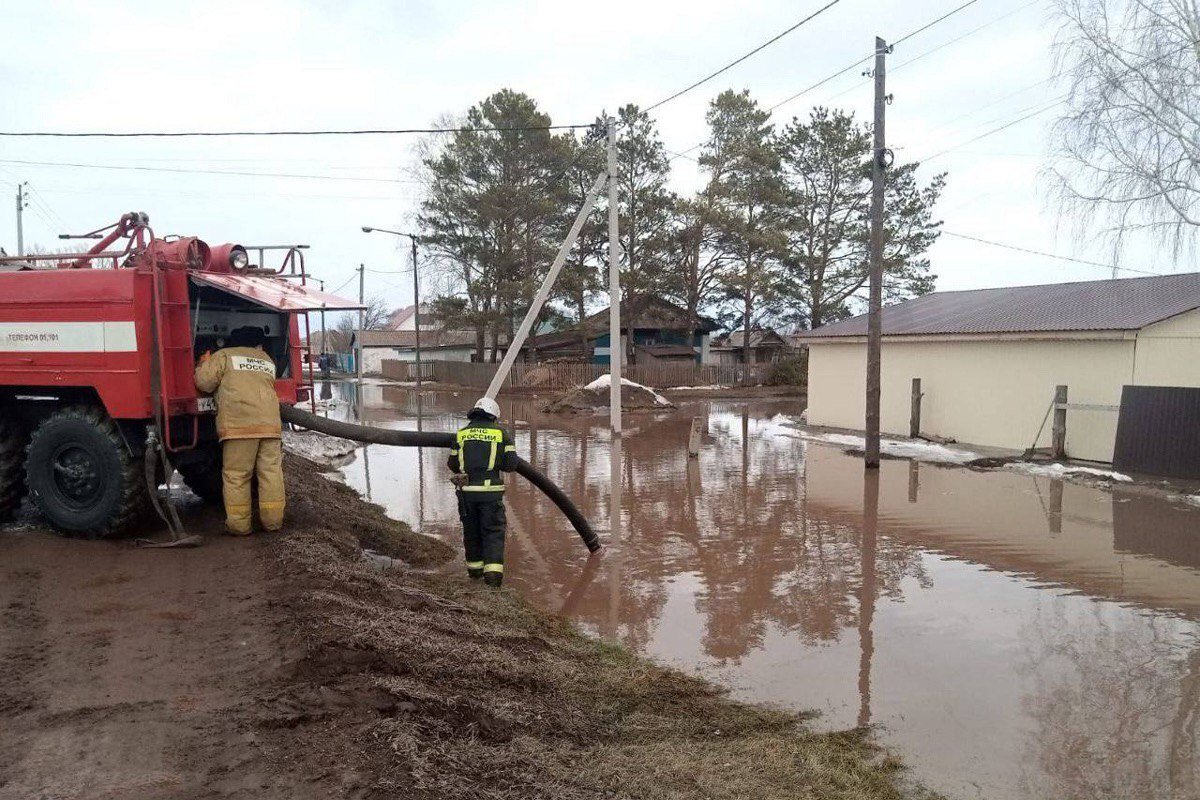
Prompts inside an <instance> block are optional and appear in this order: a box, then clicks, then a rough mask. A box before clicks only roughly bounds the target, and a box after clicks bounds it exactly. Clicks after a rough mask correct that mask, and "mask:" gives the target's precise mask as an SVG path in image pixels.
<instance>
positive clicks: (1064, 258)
mask: <svg viewBox="0 0 1200 800" xmlns="http://www.w3.org/2000/svg"><path fill="white" fill-rule="evenodd" d="M942 233H943V234H945V235H946V236H953V237H954V238H955V239H967V240H969V241H972V242H979V243H980V244H987V245H991V246H992V247H1002V248H1004V249H1005V250H1016V251H1017V252H1018V253H1029V254H1030V255H1035V256H1042V257H1043V258H1054V259H1057V260H1059V261H1070V262H1071V263H1073V264H1084V265H1086V266H1089V267H1103V268H1104V269H1111V270H1119V271H1121V272H1133V273H1137V274H1138V275H1162V274H1163V273H1161V272H1150V271H1149V270H1144V269H1133V268H1132V267H1118V266H1117V265H1115V264H1105V263H1102V262H1100V261H1088V260H1087V259H1085V258H1073V257H1071V256H1060V255H1057V254H1055V253H1044V252H1042V251H1041V250H1032V249H1030V248H1028V247H1020V246H1019V245H1015V244H1007V243H1005V242H994V241H992V240H991V239H981V238H980V237H978V236H968V235H967V234H965V233H954V232H953V231H947V230H943V231H942Z"/></svg>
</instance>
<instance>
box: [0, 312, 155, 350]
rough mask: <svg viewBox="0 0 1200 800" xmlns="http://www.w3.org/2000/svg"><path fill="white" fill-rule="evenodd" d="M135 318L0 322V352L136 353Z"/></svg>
mask: <svg viewBox="0 0 1200 800" xmlns="http://www.w3.org/2000/svg"><path fill="white" fill-rule="evenodd" d="M134 352H137V330H136V328H135V327H134V324H133V320H123V321H120V322H0V353H134Z"/></svg>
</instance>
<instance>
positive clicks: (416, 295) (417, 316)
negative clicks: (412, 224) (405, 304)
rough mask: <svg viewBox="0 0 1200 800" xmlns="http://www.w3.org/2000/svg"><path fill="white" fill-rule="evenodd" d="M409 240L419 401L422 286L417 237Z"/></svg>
mask: <svg viewBox="0 0 1200 800" xmlns="http://www.w3.org/2000/svg"><path fill="white" fill-rule="evenodd" d="M408 239H409V241H410V242H411V243H412V262H413V342H414V343H415V344H416V351H417V393H418V394H417V398H418V401H419V400H420V396H421V395H420V391H421V286H420V283H419V281H418V279H417V237H416V236H412V235H409V237H408ZM417 422H418V423H419V422H420V414H418V415H417Z"/></svg>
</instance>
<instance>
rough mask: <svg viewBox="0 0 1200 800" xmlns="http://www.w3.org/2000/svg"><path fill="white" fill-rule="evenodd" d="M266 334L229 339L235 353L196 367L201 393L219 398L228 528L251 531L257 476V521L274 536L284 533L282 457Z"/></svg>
mask: <svg viewBox="0 0 1200 800" xmlns="http://www.w3.org/2000/svg"><path fill="white" fill-rule="evenodd" d="M266 341H267V340H266V336H265V335H264V334H263V331H262V329H261V328H255V327H243V328H238V329H237V330H235V331H233V333H232V334H230V344H231V346H230V347H225V348H222V349H221V350H218V351H217V352H216V353H214V354H213V355H211V356H209V355H208V354H205V355H204V356H203V357H202V358H201V359H200V364H199V365H198V366H197V367H196V388H198V389H199V390H200V391H202V392H209V393H213V394H215V395H216V399H217V436H218V437H219V438H220V440H221V457H222V469H221V480H222V488H223V494H224V498H225V527H226V528H227V529H228V531H229V532H230V533H232V534H235V535H238V536H247V535H249V534H250V530H251V514H250V480H251V478H253V477H254V476H255V475H257V476H258V516H259V519H260V520H261V521H262V526H263V527H264V528H266V529H267V530H269V531H277V530H279V529H280V528H281V527H283V508H284V489H283V452H282V444H281V442H280V429H281V425H280V421H279V398H278V396H277V395H276V394H275V362H274V361H272V360H271V357H270V356H269V355H267V354H266V352H265V351H264V350H263V346H264V345H265V344H266Z"/></svg>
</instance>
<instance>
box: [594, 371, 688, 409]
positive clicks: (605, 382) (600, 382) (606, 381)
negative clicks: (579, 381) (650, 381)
mask: <svg viewBox="0 0 1200 800" xmlns="http://www.w3.org/2000/svg"><path fill="white" fill-rule="evenodd" d="M610 386H612V375H601V376H600V377H599V378H596V380H594V381H592V382H591V383H589V384H588V385H587V386H585V387H583V388H584V389H591V390H597V391H598V390H603V391H608V388H609V387H610ZM621 386H622V390H621V393H622V394H624V393H625V392H624V388H623V387H626V386H629V387H632V388H634V389H641V390H642V391H644V392H649V393H650V396H651V397H653V398H654V402H655V403H657V404H658V405H660V406H669V405H671V401H670V400H668V399H667V398H665V397H663V396H662V395H661V394H659V393H658V392H656V391H654V390H653V389H651V388H650V387H649V386H642V385H641V384H640V383H634V382H633V381H631V380H629V378H621Z"/></svg>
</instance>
